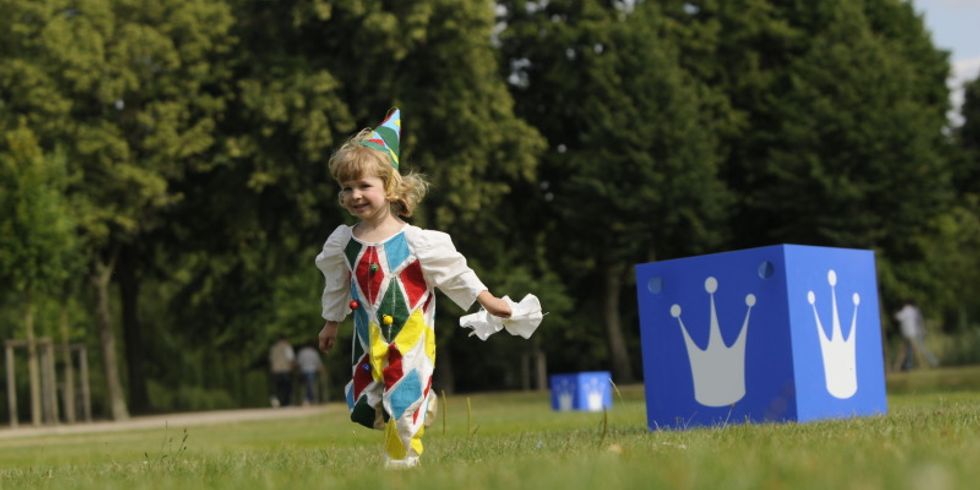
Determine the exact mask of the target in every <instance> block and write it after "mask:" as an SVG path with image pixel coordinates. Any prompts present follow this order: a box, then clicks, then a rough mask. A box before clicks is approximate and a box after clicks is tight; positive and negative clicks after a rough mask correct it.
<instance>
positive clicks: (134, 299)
mask: <svg viewBox="0 0 980 490" xmlns="http://www.w3.org/2000/svg"><path fill="white" fill-rule="evenodd" d="M135 253H136V251H135V250H133V248H132V247H125V248H123V249H122V251H121V252H120V254H119V266H118V267H117V277H118V278H119V299H120V300H121V303H122V327H123V328H122V331H123V343H124V347H125V349H126V373H127V374H128V375H129V380H128V381H129V408H130V409H131V410H132V411H133V412H134V413H139V412H145V411H146V410H147V408H148V406H149V399H148V398H147V394H146V377H145V376H144V374H143V359H144V357H145V356H144V351H143V330H142V326H141V325H140V321H139V293H140V282H139V277H138V276H137V274H136V262H137V261H136V256H135Z"/></svg>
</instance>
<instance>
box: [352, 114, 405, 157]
mask: <svg viewBox="0 0 980 490" xmlns="http://www.w3.org/2000/svg"><path fill="white" fill-rule="evenodd" d="M401 135H402V113H401V111H399V110H398V108H393V109H391V110H390V111H388V115H386V116H385V119H384V121H381V124H379V125H378V127H376V128H374V129H373V130H371V134H369V135H368V137H367V139H365V140H363V141H361V144H362V145H364V146H366V147H368V148H373V149H375V150H378V151H380V152H381V153H384V154H385V155H388V160H389V161H391V166H392V167H395V170H398V147H399V143H400V142H401Z"/></svg>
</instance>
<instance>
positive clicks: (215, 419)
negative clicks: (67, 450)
mask: <svg viewBox="0 0 980 490" xmlns="http://www.w3.org/2000/svg"><path fill="white" fill-rule="evenodd" d="M342 408H345V407H341V404H339V403H329V404H326V405H312V406H309V407H289V408H250V409H242V410H213V411H208V412H185V413H172V414H164V415H148V416H141V417H133V418H131V419H129V420H126V421H123V422H109V421H100V422H91V423H84V422H83V423H79V424H72V425H67V424H60V425H52V426H42V427H32V426H30V425H27V426H25V425H21V426H19V427H17V428H16V429H11V428H9V427H8V428H4V429H0V440H8V439H19V438H26V437H38V436H51V435H61V434H86V433H92V432H117V431H126V430H134V429H162V428H164V427H172V428H173V427H190V426H195V425H213V424H227V423H232V422H245V421H251V420H269V419H286V418H296V417H309V416H313V415H318V414H323V413H328V412H333V411H338V410H341V409H342Z"/></svg>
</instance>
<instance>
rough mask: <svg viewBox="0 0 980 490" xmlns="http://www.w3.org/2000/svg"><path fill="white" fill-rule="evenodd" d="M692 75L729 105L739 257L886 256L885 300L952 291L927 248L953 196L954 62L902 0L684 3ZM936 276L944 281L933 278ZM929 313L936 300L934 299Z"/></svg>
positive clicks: (679, 8) (678, 10) (676, 6)
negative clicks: (762, 248) (767, 249)
mask: <svg viewBox="0 0 980 490" xmlns="http://www.w3.org/2000/svg"><path fill="white" fill-rule="evenodd" d="M671 8H672V9H671V10H670V12H671V15H672V18H674V19H675V20H677V22H678V26H679V27H678V30H679V32H681V33H682V35H683V36H684V37H682V39H684V42H683V43H682V44H681V46H682V49H683V50H684V52H685V56H684V57H683V58H682V59H683V60H684V63H685V65H686V66H690V67H691V69H692V71H694V72H695V73H697V74H699V78H701V79H702V80H704V81H705V82H706V83H707V84H709V85H710V86H712V87H715V88H717V89H718V90H719V92H720V93H722V94H724V95H725V97H726V99H727V102H726V103H722V104H719V106H718V107H722V108H725V107H727V108H728V109H727V111H726V112H724V113H727V114H729V115H730V117H729V118H728V119H729V120H730V121H731V122H732V124H731V125H728V126H727V130H726V131H724V132H723V133H721V134H722V148H724V149H725V157H724V163H723V168H724V175H725V176H726V181H727V183H728V184H729V186H730V188H731V189H732V190H733V191H734V192H735V193H736V195H737V196H738V198H737V200H736V203H735V207H734V208H733V223H737V226H733V242H732V245H733V246H734V247H746V246H758V245H764V244H771V243H780V242H802V243H810V244H814V245H831V246H847V247H862V248H873V249H875V250H877V251H879V252H880V254H879V272H880V281H881V284H882V289H883V296H884V299H885V302H886V303H887V302H890V301H894V300H896V299H897V296H899V295H900V294H902V291H905V292H908V291H910V290H916V291H920V292H921V293H922V294H926V295H932V296H935V295H937V294H939V293H940V290H941V288H942V286H941V285H940V284H939V283H938V282H936V281H935V280H932V279H930V278H934V277H937V276H938V274H936V273H935V272H936V271H935V270H934V267H935V262H931V263H930V261H929V260H928V259H927V257H928V256H927V251H926V248H924V243H923V241H922V240H920V238H921V237H926V236H936V232H937V229H936V228H935V227H936V226H937V225H938V221H937V219H938V218H939V217H940V216H941V215H942V214H943V213H944V212H945V211H946V210H948V209H949V204H950V202H951V201H950V199H951V197H952V194H951V187H950V182H949V179H950V168H949V163H948V160H947V158H946V156H947V144H948V143H947V142H946V141H945V138H944V136H943V128H944V126H945V124H946V119H945V112H946V108H947V95H948V91H947V89H946V87H945V76H946V73H947V72H948V69H949V66H948V62H947V55H946V53H944V52H942V51H940V50H938V49H936V48H935V46H934V45H933V44H932V42H931V40H930V39H929V35H928V33H927V31H926V30H925V27H924V25H923V22H922V19H921V17H920V16H919V15H917V14H916V13H915V11H914V9H913V7H912V5H911V4H909V3H908V2H901V1H898V0H867V1H863V2H839V1H832V2H820V3H819V4H813V3H812V2H783V3H779V4H772V3H770V2H763V1H758V0H738V1H734V2H717V1H713V0H706V1H698V2H671ZM931 268H932V270H930V269H931ZM923 301H925V298H923Z"/></svg>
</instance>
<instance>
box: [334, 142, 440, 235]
mask: <svg viewBox="0 0 980 490" xmlns="http://www.w3.org/2000/svg"><path fill="white" fill-rule="evenodd" d="M370 134H371V130H370V129H363V130H361V132H359V133H357V134H356V135H354V136H353V137H352V138H351V139H349V140H347V142H346V143H344V145H343V146H341V147H340V149H339V150H337V152H336V153H334V154H333V156H332V157H330V163H329V166H330V176H331V177H333V179H334V180H335V181H337V183H338V184H342V183H344V182H347V181H351V180H357V179H360V178H362V177H366V176H374V177H377V178H379V179H381V181H382V182H384V189H385V198H386V199H388V202H390V203H391V205H392V208H393V209H394V211H395V214H397V215H399V216H403V217H405V218H409V217H411V216H412V213H413V212H415V207H416V206H418V204H419V202H421V201H422V199H423V198H424V197H425V193H426V192H428V190H429V183H428V182H427V181H426V180H425V176H424V175H422V174H419V173H416V172H409V173H408V175H405V176H402V175H401V174H400V173H398V170H396V169H395V167H393V166H391V162H390V161H389V160H388V157H387V155H385V154H384V153H381V152H380V151H378V150H375V149H373V148H368V147H366V146H364V145H362V144H361V142H362V141H364V140H365V139H367V137H368V136H369V135H370ZM338 197H339V199H340V204H341V205H343V204H344V199H345V198H346V194H345V193H344V191H343V190H341V192H340V195H339V196H338Z"/></svg>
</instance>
